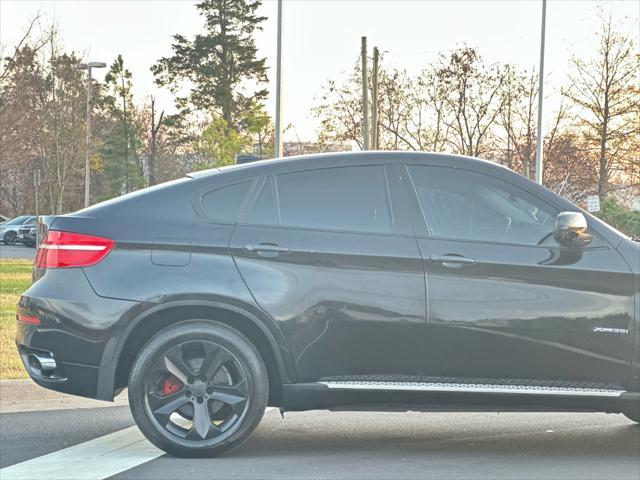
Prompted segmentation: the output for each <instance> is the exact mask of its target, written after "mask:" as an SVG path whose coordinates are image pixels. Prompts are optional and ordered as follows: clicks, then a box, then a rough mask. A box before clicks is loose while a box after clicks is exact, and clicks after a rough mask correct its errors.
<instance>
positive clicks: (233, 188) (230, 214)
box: [202, 181, 251, 223]
mask: <svg viewBox="0 0 640 480" xmlns="http://www.w3.org/2000/svg"><path fill="white" fill-rule="evenodd" d="M250 185H251V181H247V182H242V183H236V184H233V185H229V186H227V187H222V188H219V189H217V190H214V191H212V192H209V193H205V194H204V195H203V196H202V208H203V209H204V211H205V213H206V215H207V217H208V218H209V219H210V220H213V221H214V222H220V223H235V222H236V218H238V213H239V211H240V205H241V204H242V199H243V198H244V196H245V194H246V193H247V190H248V189H249V186H250Z"/></svg>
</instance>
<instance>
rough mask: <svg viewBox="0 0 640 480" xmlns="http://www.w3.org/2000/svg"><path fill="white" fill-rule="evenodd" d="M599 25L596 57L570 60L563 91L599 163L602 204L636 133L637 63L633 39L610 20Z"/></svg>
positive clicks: (639, 95)
mask: <svg viewBox="0 0 640 480" xmlns="http://www.w3.org/2000/svg"><path fill="white" fill-rule="evenodd" d="M602 23H603V25H602V29H601V30H599V32H598V33H597V36H598V38H599V48H598V51H597V53H596V55H595V56H594V57H593V58H591V59H587V60H585V59H581V58H575V57H574V58H573V60H572V64H573V74H572V75H571V77H570V86H569V88H568V89H566V90H565V91H564V92H563V93H564V95H565V96H566V97H567V98H568V99H570V100H571V102H572V103H573V104H574V105H575V106H576V107H578V108H579V112H578V115H579V118H580V120H581V123H582V132H583V135H584V137H585V139H586V141H587V144H588V145H589V151H590V153H592V154H595V155H596V156H597V159H598V174H597V175H598V194H599V195H600V198H601V199H602V200H604V199H605V198H606V196H607V190H608V185H609V182H610V180H611V179H612V177H613V176H614V175H617V174H620V173H621V172H623V170H624V169H625V165H626V162H625V158H628V156H629V155H632V156H633V154H634V152H632V151H629V147H630V146H631V144H632V143H631V142H629V139H631V138H633V136H637V135H638V128H639V127H638V122H637V119H638V110H639V109H640V91H639V88H638V85H637V76H638V72H639V69H640V65H639V64H638V62H637V60H636V59H635V58H634V45H633V38H632V37H631V36H626V35H622V34H620V33H619V32H617V31H616V30H614V25H613V21H612V19H611V17H609V18H608V19H604V18H603V21H602ZM635 155H636V156H637V152H635ZM627 166H628V164H627Z"/></svg>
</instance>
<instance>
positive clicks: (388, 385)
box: [318, 381, 626, 397]
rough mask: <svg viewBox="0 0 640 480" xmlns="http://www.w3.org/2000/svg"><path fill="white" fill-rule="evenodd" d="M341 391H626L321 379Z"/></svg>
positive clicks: (585, 394) (581, 393)
mask: <svg viewBox="0 0 640 480" xmlns="http://www.w3.org/2000/svg"><path fill="white" fill-rule="evenodd" d="M318 383H319V384H321V385H325V386H327V387H328V388H331V389H340V390H373V391H375V390H396V391H407V392H445V393H498V394H518V395H520V394H522V395H558V396H568V397H575V396H583V397H619V396H621V395H622V394H623V393H626V390H614V389H606V388H582V387H570V386H567V387H559V386H544V385H500V384H473V383H437V382H378V381H326V382H318Z"/></svg>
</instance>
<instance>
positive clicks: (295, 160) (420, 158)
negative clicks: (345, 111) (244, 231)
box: [187, 151, 506, 178]
mask: <svg viewBox="0 0 640 480" xmlns="http://www.w3.org/2000/svg"><path fill="white" fill-rule="evenodd" d="M378 159H379V160H384V161H409V162H411V163H423V164H425V165H449V166H455V167H462V166H469V167H476V168H478V167H479V168H488V169H492V168H506V167H503V166H502V165H500V164H497V163H495V162H491V161H489V160H484V159H479V158H473V157H465V156H462V155H452V154H445V153H433V152H401V151H364V152H332V153H317V154H311V155H296V156H291V157H285V158H275V159H274V158H272V159H266V160H259V161H256V162H250V163H242V164H236V165H225V166H222V167H215V168H211V169H208V170H201V171H197V172H191V173H188V174H187V176H188V177H191V178H202V177H207V176H210V175H216V174H219V173H225V172H239V171H245V170H254V169H255V170H262V169H270V167H278V169H281V168H284V169H286V168H287V167H286V166H287V165H288V166H289V167H294V166H295V167H299V166H302V165H305V166H309V167H315V166H322V165H326V164H327V163H331V164H332V166H335V165H336V164H337V163H338V164H339V163H340V160H343V161H344V162H345V163H349V164H353V163H357V162H359V161H361V162H363V163H365V162H370V161H372V160H378Z"/></svg>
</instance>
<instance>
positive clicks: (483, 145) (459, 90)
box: [437, 48, 505, 157]
mask: <svg viewBox="0 0 640 480" xmlns="http://www.w3.org/2000/svg"><path fill="white" fill-rule="evenodd" d="M437 74H438V77H439V78H440V79H441V80H442V82H443V85H444V86H446V88H447V96H446V105H447V110H448V115H447V117H446V120H445V122H446V125H447V126H448V127H449V129H450V133H451V138H450V139H449V143H450V145H451V147H452V148H453V151H454V153H458V154H461V155H470V156H473V157H479V156H481V155H482V154H484V153H487V152H488V151H489V150H490V146H489V145H490V143H491V142H490V141H489V140H490V139H489V137H490V135H491V133H492V128H493V127H495V125H496V120H497V118H498V116H499V115H500V112H501V111H502V108H503V104H504V97H503V96H502V95H501V92H502V87H503V84H504V82H505V75H504V72H503V71H502V69H501V68H500V67H499V66H498V65H493V66H490V67H487V66H485V65H484V63H483V62H482V59H481V57H480V55H479V54H478V52H477V51H476V50H475V49H473V48H463V49H461V50H456V51H454V52H452V53H451V54H450V56H449V57H448V58H447V57H444V56H443V57H441V60H440V66H439V68H438V70H437Z"/></svg>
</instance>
